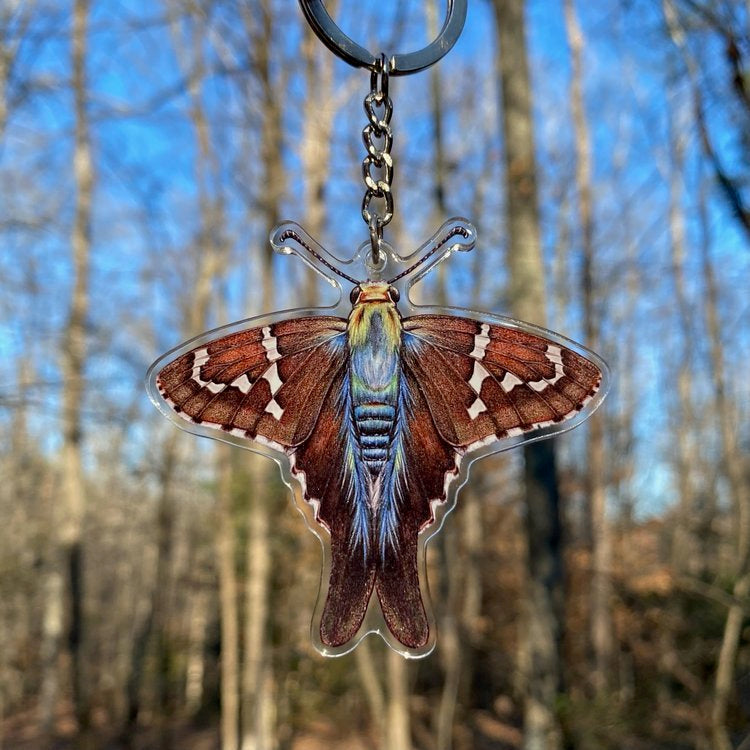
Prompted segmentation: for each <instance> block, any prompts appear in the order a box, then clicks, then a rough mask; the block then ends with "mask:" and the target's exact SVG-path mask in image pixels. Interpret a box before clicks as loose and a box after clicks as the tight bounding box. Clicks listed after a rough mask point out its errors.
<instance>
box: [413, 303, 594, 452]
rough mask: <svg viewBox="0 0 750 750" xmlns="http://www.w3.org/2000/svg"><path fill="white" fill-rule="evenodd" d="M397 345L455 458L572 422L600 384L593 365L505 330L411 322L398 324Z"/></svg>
mask: <svg viewBox="0 0 750 750" xmlns="http://www.w3.org/2000/svg"><path fill="white" fill-rule="evenodd" d="M403 338H404V342H403V347H402V361H403V364H404V366H405V367H406V368H407V369H408V370H410V371H411V372H412V373H413V375H414V377H415V378H416V380H417V382H418V383H419V387H420V388H421V389H422V391H423V393H424V395H425V397H426V399H427V403H428V406H429V409H430V413H431V415H432V418H433V421H434V422H435V427H436V428H437V430H438V432H439V433H440V435H441V437H442V438H443V440H445V441H446V442H447V443H448V444H450V445H451V446H453V447H454V448H455V449H456V451H457V452H458V453H459V454H460V455H463V454H464V453H465V452H467V451H471V450H474V449H476V448H479V447H481V446H483V445H488V444H489V443H492V442H495V441H496V440H501V439H503V438H507V437H515V436H518V435H522V434H523V433H526V432H530V431H533V430H538V429H541V428H544V427H549V426H551V425H554V424H557V423H561V422H564V421H565V420H569V419H571V418H574V417H575V416H576V415H578V414H579V413H580V412H581V411H582V410H583V409H584V408H585V406H586V405H587V404H588V403H589V402H590V401H591V399H592V398H593V397H594V395H595V394H596V392H597V391H598V390H599V388H600V386H601V383H602V377H603V373H602V370H601V369H600V368H599V366H598V365H597V364H596V363H594V362H593V361H591V360H589V359H587V358H586V357H584V356H583V355H581V354H579V353H578V352H575V351H573V350H572V349H570V348H568V347H566V346H564V345H563V344H561V343H558V342H556V341H552V340H550V339H546V338H544V337H543V336H541V335H536V334H533V333H530V332H528V331H525V330H521V329H519V328H515V327H511V326H507V327H506V326H502V325H497V324H491V323H485V322H481V321H477V320H472V319H471V318H460V317H456V316H443V315H417V316H414V317H412V318H408V319H406V320H405V321H404V337H403Z"/></svg>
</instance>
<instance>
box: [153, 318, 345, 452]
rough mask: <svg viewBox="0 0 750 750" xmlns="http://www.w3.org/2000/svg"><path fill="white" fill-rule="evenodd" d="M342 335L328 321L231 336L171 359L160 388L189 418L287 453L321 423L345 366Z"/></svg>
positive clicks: (334, 321) (288, 323)
mask: <svg viewBox="0 0 750 750" xmlns="http://www.w3.org/2000/svg"><path fill="white" fill-rule="evenodd" d="M345 333H346V321H345V320H343V319H341V318H335V317H330V316H320V317H309V318H296V319H295V318H292V319H289V320H283V321H280V322H278V323H273V324H271V325H268V326H259V327H257V328H250V329H248V330H245V331H239V332H237V333H231V334H229V335H228V336H224V337H222V338H219V339H216V340H215V341H210V342H208V343H206V344H203V345H201V346H198V347H196V348H195V349H193V350H191V351H189V352H187V353H185V354H183V355H182V356H180V357H178V358H177V359H175V360H174V361H173V362H170V363H169V364H168V365H166V367H164V368H163V369H162V370H161V371H160V372H159V373H158V375H157V379H156V384H157V387H158V389H159V392H160V393H161V395H162V397H163V398H164V400H165V401H166V402H167V403H168V404H169V405H170V406H171V407H172V408H173V409H174V410H175V411H176V412H177V413H178V414H179V415H180V416H181V417H183V418H184V419H187V420H188V421H190V422H193V423H195V424H201V425H206V426H208V427H214V428H216V429H220V430H223V431H224V432H228V433H230V434H232V435H235V436H237V437H242V438H248V439H251V440H258V441H259V442H261V443H265V444H267V445H271V446H272V447H275V448H278V449H282V450H287V451H288V450H289V449H292V448H294V447H296V446H298V445H301V444H302V443H304V442H305V441H306V440H307V439H308V437H309V436H310V434H311V433H312V431H313V428H314V427H315V424H316V422H317V421H318V416H319V414H320V411H321V408H322V405H323V402H324V399H325V397H326V395H327V393H328V390H329V388H330V387H331V383H332V382H333V380H334V378H335V376H336V373H338V371H339V370H341V369H342V367H343V366H344V364H345V362H346V346H345ZM311 373H314V374H315V377H311Z"/></svg>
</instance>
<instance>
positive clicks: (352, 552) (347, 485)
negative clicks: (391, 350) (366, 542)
mask: <svg viewBox="0 0 750 750" xmlns="http://www.w3.org/2000/svg"><path fill="white" fill-rule="evenodd" d="M345 382H346V372H345V370H344V369H343V368H342V370H341V371H340V372H339V374H338V375H337V376H336V377H335V378H334V380H333V383H332V384H331V388H330V390H329V392H328V395H327V396H326V398H325V400H324V402H323V407H322V408H321V410H320V417H319V418H318V422H317V424H316V427H315V430H314V431H313V433H312V434H311V435H310V438H309V439H308V440H307V441H306V442H305V443H304V444H303V445H301V446H300V447H299V448H297V450H296V451H295V453H294V455H293V456H292V472H293V473H294V475H295V476H297V477H298V478H299V479H300V481H301V482H302V485H303V489H304V495H305V499H306V500H307V501H308V502H309V503H310V504H311V505H312V506H313V507H314V508H315V520H316V521H318V522H319V523H321V524H323V525H324V526H325V527H326V528H327V529H328V531H329V532H330V535H331V547H330V550H331V570H330V575H329V582H328V593H327V596H326V601H325V605H324V608H323V614H322V617H321V622H320V639H321V641H322V643H323V644H324V645H326V646H331V647H338V646H342V645H343V644H345V643H346V642H347V641H349V640H351V639H352V638H353V637H354V636H355V635H356V633H357V631H358V630H359V627H360V625H361V624H362V620H363V619H364V616H365V613H366V611H367V604H368V602H369V600H370V594H371V593H372V586H373V582H374V579H375V558H374V556H373V555H369V557H368V556H367V555H365V554H363V551H362V549H359V548H357V549H354V548H353V547H352V541H351V540H352V536H353V535H352V524H353V519H354V508H355V503H354V499H353V497H352V486H353V485H352V483H351V482H350V481H348V479H347V476H346V471H347V469H346V436H345V434H344V426H343V425H342V421H343V420H344V419H345V415H344V414H343V413H342V412H343V410H344V408H345V405H344V404H345V401H346V393H345V392H344V390H345ZM372 544H373V541H372V539H371V540H370V547H372Z"/></svg>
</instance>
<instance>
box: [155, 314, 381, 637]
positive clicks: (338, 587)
mask: <svg viewBox="0 0 750 750" xmlns="http://www.w3.org/2000/svg"><path fill="white" fill-rule="evenodd" d="M345 333H346V321H345V320H343V319H341V318H334V317H311V318H298V319H289V320H285V321H281V322H279V323H275V324H272V325H269V326H263V327H258V328H252V329H249V330H246V331H240V332H238V333H233V334H230V335H228V336H224V337H222V338H219V339H216V340H215V341H211V342H209V343H207V344H203V345H202V346H199V347H196V348H194V349H193V350H191V351H189V352H187V353H185V354H183V355H182V356H180V357H178V358H177V359H175V360H174V361H173V362H171V363H169V364H168V365H167V366H166V367H164V368H163V369H162V370H161V371H160V372H159V374H158V375H157V381H156V382H157V386H158V388H159V391H160V393H161V395H162V396H163V398H164V399H165V400H166V401H167V403H168V404H169V405H170V406H171V407H172V408H173V409H174V410H175V411H176V412H177V413H178V414H179V415H180V416H182V417H183V418H185V419H187V420H188V421H190V422H193V423H195V424H202V425H206V426H209V427H215V428H217V429H221V430H223V431H224V432H228V433H230V434H232V435H235V436H237V437H242V438H248V439H253V440H257V441H259V442H261V443H263V444H266V445H270V446H272V447H274V448H276V449H278V450H283V451H284V452H285V453H286V454H287V456H288V457H289V459H290V463H291V469H292V473H293V474H294V475H295V476H296V477H297V478H298V479H299V480H300V482H301V484H302V486H303V496H304V498H305V500H306V501H307V502H308V503H309V504H310V505H311V506H312V507H313V509H314V512H315V520H316V521H318V522H319V523H321V524H323V525H324V526H325V527H326V528H327V529H328V531H329V532H330V535H331V571H330V580H329V587H328V595H327V598H326V602H325V606H324V609H323V615H322V619H321V625H320V636H321V641H322V642H323V643H324V644H325V645H326V646H331V647H337V646H341V645H343V644H344V643H346V642H347V641H349V640H350V639H351V638H352V637H353V636H354V635H355V634H356V632H357V630H359V627H360V625H361V624H362V620H363V619H364V616H365V612H366V610H367V604H368V602H369V599H370V594H371V593H372V587H373V583H374V579H375V557H374V556H370V557H369V558H368V557H366V556H363V555H362V554H352V550H351V548H350V545H351V541H350V540H351V539H352V524H353V522H354V514H353V509H354V507H355V503H354V501H353V498H352V489H353V485H352V482H351V481H350V479H349V477H348V469H347V466H346V450H345V448H346V444H347V443H346V441H347V439H348V438H347V435H346V434H345V433H346V423H345V420H344V419H343V417H344V414H345V413H346V409H347V398H348V381H347V377H348V372H347V367H346V363H347V359H348V353H347V348H346V339H345Z"/></svg>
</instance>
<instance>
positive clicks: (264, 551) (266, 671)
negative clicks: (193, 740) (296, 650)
mask: <svg viewBox="0 0 750 750" xmlns="http://www.w3.org/2000/svg"><path fill="white" fill-rule="evenodd" d="M272 20H273V18H272V8H271V5H270V2H269V0H262V1H261V4H260V14H259V18H254V17H250V16H249V15H246V24H247V30H248V36H249V38H250V39H251V43H252V45H253V48H254V49H255V64H256V70H255V74H256V75H257V77H258V80H259V83H260V86H261V91H262V100H261V102H262V111H263V120H262V124H261V129H262V130H261V143H260V152H261V164H262V174H261V179H260V183H259V184H260V185H261V186H262V195H261V198H260V210H261V211H262V214H263V220H264V223H265V232H264V237H268V236H269V235H270V233H271V231H272V230H273V229H274V227H275V226H276V225H277V224H278V223H279V207H280V200H281V195H282V194H283V186H284V181H283V175H284V168H283V163H282V156H281V151H282V117H281V114H282V113H281V109H280V105H279V101H280V97H279V96H278V92H277V91H276V89H275V86H274V82H273V80H272V73H271V40H272V33H273V24H272ZM260 276H261V290H260V291H261V293H260V304H261V310H262V311H263V312H268V311H270V310H272V309H273V303H274V297H275V294H274V279H273V263H272V250H271V247H270V244H268V243H267V244H266V246H265V247H264V248H263V249H262V250H261V273H260ZM248 468H249V474H250V477H251V479H250V482H251V488H250V503H249V508H248V513H249V515H248V540H247V577H246V593H245V628H244V632H245V656H244V665H243V674H242V700H241V723H242V730H241V732H242V735H241V743H242V744H241V748H242V750H272V748H274V747H275V746H276V733H275V726H274V723H275V715H274V706H275V695H274V693H275V689H274V678H273V662H272V660H271V649H270V644H269V636H268V620H269V611H270V594H271V587H270V579H271V550H270V542H269V533H270V529H271V519H270V513H271V503H272V502H273V501H274V500H275V499H276V498H275V497H273V496H272V493H271V492H270V491H269V489H268V487H269V484H271V480H270V473H271V472H272V471H276V467H275V466H273V465H272V464H271V463H270V462H269V461H268V459H266V458H261V457H259V456H256V455H251V456H250V460H249V462H248Z"/></svg>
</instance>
